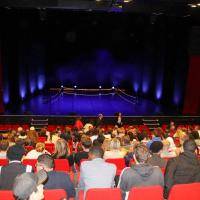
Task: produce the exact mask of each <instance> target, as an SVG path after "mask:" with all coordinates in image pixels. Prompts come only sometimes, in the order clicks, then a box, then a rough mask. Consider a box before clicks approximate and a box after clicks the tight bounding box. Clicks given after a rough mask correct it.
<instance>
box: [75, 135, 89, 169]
mask: <svg viewBox="0 0 200 200" xmlns="http://www.w3.org/2000/svg"><path fill="white" fill-rule="evenodd" d="M81 146H82V149H83V151H80V152H78V153H76V154H75V156H74V161H75V163H76V164H78V165H80V162H81V160H82V159H88V153H89V150H90V147H91V146H92V141H91V139H90V137H87V136H86V137H83V138H82V139H81Z"/></svg>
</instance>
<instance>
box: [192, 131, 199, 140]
mask: <svg viewBox="0 0 200 200" xmlns="http://www.w3.org/2000/svg"><path fill="white" fill-rule="evenodd" d="M191 135H192V137H193V138H194V140H198V139H199V133H198V131H192V132H191Z"/></svg>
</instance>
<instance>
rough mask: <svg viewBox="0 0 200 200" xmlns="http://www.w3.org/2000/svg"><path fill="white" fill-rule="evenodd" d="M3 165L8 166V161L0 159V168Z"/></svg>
mask: <svg viewBox="0 0 200 200" xmlns="http://www.w3.org/2000/svg"><path fill="white" fill-rule="evenodd" d="M5 165H8V159H6V158H2V159H0V166H5Z"/></svg>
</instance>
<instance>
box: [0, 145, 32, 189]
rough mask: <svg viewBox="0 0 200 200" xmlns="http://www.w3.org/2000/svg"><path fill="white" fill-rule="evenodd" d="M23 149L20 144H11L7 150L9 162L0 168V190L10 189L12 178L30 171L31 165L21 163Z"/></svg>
mask: <svg viewBox="0 0 200 200" xmlns="http://www.w3.org/2000/svg"><path fill="white" fill-rule="evenodd" d="M24 154H25V150H24V148H23V147H22V146H20V145H13V146H11V147H9V149H8V151H7V158H8V160H9V164H8V165H6V166H2V167H1V169H0V190H11V189H12V187H13V183H14V179H15V178H16V176H17V175H19V174H22V173H24V172H32V167H31V166H29V165H27V166H24V165H23V164H22V163H21V160H22V157H23V156H24Z"/></svg>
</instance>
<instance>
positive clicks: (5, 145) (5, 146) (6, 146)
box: [0, 140, 9, 151]
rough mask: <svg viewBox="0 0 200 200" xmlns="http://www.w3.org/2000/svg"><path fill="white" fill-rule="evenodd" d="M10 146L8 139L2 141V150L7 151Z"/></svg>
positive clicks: (0, 148)
mask: <svg viewBox="0 0 200 200" xmlns="http://www.w3.org/2000/svg"><path fill="white" fill-rule="evenodd" d="M8 146H9V142H8V140H2V141H0V151H7V150H8Z"/></svg>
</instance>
